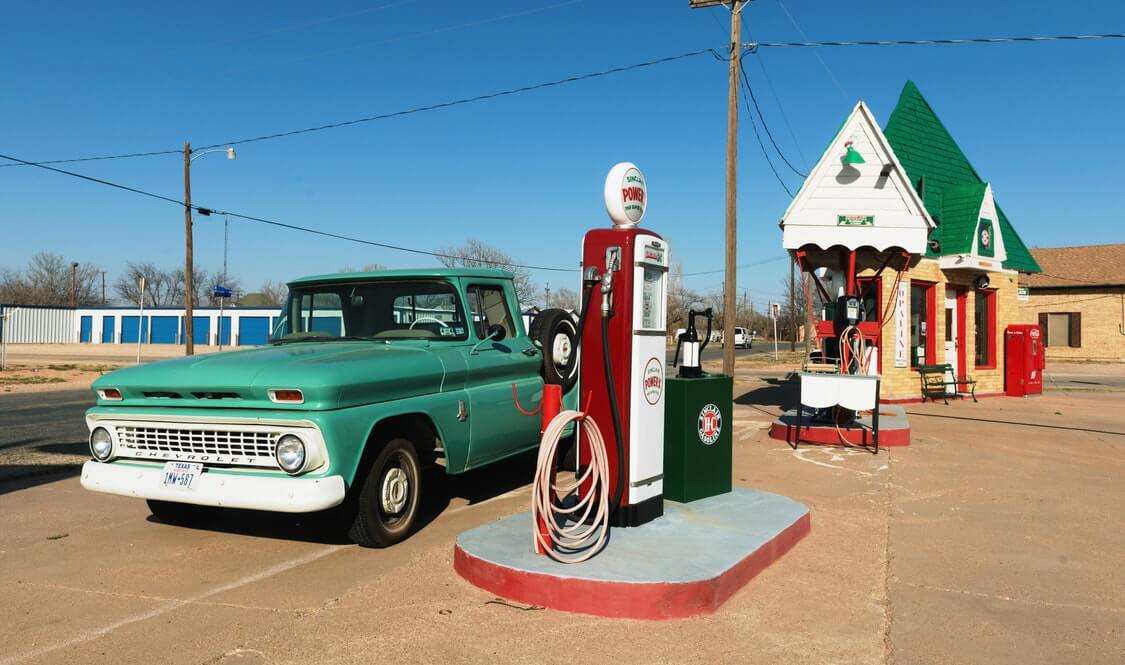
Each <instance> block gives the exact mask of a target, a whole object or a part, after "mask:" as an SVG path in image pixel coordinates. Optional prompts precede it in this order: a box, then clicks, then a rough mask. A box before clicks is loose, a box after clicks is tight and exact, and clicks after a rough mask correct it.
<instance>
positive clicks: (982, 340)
mask: <svg viewBox="0 0 1125 665" xmlns="http://www.w3.org/2000/svg"><path fill="white" fill-rule="evenodd" d="M973 324H974V326H975V331H974V334H975V336H976V337H975V339H976V345H977V352H976V358H975V362H976V366H977V367H996V291H994V290H987V291H979V290H978V291H977V294H976V298H975V303H974V304H973Z"/></svg>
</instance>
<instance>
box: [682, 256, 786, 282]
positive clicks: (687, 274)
mask: <svg viewBox="0 0 1125 665" xmlns="http://www.w3.org/2000/svg"><path fill="white" fill-rule="evenodd" d="M788 258H789V257H788V256H775V257H773V258H770V259H763V260H761V261H755V262H753V263H746V264H743V265H740V266H737V268H738V270H742V269H743V268H753V267H755V266H761V265H765V264H767V263H776V262H778V261H783V260H785V259H788ZM721 272H726V268H719V269H718V270H701V271H699V272H676V273H672V275H673V276H675V275H679V276H680V277H695V276H697V275H717V274H719V273H721Z"/></svg>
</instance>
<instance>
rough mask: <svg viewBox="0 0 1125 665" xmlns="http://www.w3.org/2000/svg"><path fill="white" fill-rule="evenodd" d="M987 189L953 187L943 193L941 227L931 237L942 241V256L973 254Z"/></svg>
mask: <svg viewBox="0 0 1125 665" xmlns="http://www.w3.org/2000/svg"><path fill="white" fill-rule="evenodd" d="M904 168H905V167H904ZM927 184H928V183H927ZM935 189H936V187H935ZM987 189H988V185H986V184H984V183H979V182H978V183H971V184H967V185H951V186H949V187H945V188H944V189H942V190H941V224H940V225H938V227H937V228H936V229H934V231H935V233H934V234H931V237H934V236H936V237H937V238H938V239H939V240H941V251H942V253H943V254H967V253H969V252H971V251H973V235H974V234H975V233H976V229H977V220H978V219H980V206H981V204H982V203H984V193H985V191H986V190H987Z"/></svg>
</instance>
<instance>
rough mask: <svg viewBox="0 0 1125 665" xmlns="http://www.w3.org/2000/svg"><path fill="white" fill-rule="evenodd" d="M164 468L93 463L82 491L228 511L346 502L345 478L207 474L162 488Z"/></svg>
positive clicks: (86, 468) (304, 508) (304, 509)
mask: <svg viewBox="0 0 1125 665" xmlns="http://www.w3.org/2000/svg"><path fill="white" fill-rule="evenodd" d="M163 478H164V471H163V469H162V468H161V467H142V466H133V465H128V466H127V465H124V464H118V463H114V462H109V463H103V462H95V461H93V460H91V461H89V462H86V463H85V464H84V465H82V487H85V488H86V489H88V490H93V491H95V492H106V493H108V494H120V495H122V496H133V497H138V498H141V499H159V500H161V501H175V502H178V503H194V504H198V505H201V506H222V507H224V508H250V509H253V510H272V511H275V512H282V513H309V512H313V511H317V510H324V509H326V508H331V507H333V506H337V505H339V504H340V503H341V502H343V500H344V493H345V487H344V479H343V477H341V476H328V477H321V478H290V477H274V478H269V477H263V476H250V475H241V474H233V473H204V474H201V475H200V476H199V477H198V478H197V479H196V480H195V484H194V487H193V488H192V489H190V490H182V489H174V488H170V487H164V485H163Z"/></svg>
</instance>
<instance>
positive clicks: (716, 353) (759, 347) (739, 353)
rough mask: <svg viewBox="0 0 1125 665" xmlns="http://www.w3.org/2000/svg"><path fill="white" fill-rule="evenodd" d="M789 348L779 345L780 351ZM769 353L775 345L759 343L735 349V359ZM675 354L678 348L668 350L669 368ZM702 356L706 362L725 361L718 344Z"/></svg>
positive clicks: (710, 346)
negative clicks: (751, 346) (750, 346)
mask: <svg viewBox="0 0 1125 665" xmlns="http://www.w3.org/2000/svg"><path fill="white" fill-rule="evenodd" d="M788 348H789V347H788V346H786V345H778V350H779V351H785V350H788ZM767 351H769V352H770V353H773V344H772V343H769V344H767V343H765V342H759V343H756V344H754V346H753V348H750V349H735V350H734V357H735V358H743V357H747V356H752V355H757V354H759V353H765V352H767ZM675 354H676V347H675V346H672V347H669V348H668V354H667V363H668V366H669V367H671V366H672V356H674V355H675ZM702 355H703V360H704V361H711V360H722V359H723V347H721V346H719V345H718V344H708V345H707V348H705V349H703V354H702Z"/></svg>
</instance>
